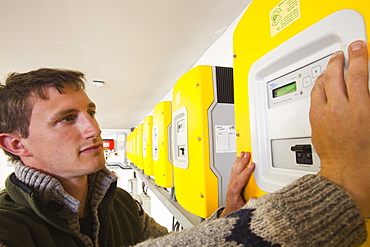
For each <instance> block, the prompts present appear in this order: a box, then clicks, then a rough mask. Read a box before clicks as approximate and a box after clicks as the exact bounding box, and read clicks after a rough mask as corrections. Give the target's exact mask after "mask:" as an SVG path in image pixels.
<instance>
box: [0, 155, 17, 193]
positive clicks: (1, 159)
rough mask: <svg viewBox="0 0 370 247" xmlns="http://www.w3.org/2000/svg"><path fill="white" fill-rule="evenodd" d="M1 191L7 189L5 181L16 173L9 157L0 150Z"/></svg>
mask: <svg viewBox="0 0 370 247" xmlns="http://www.w3.org/2000/svg"><path fill="white" fill-rule="evenodd" d="M0 171H1V172H0V189H3V188H4V187H5V179H6V178H7V177H8V176H9V174H10V173H12V172H13V171H14V165H13V164H12V163H11V162H9V161H8V156H7V155H6V154H5V153H4V151H3V150H0Z"/></svg>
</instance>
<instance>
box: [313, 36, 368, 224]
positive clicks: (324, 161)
mask: <svg viewBox="0 0 370 247" xmlns="http://www.w3.org/2000/svg"><path fill="white" fill-rule="evenodd" d="M348 53H349V65H348V72H347V75H346V76H345V78H344V75H343V74H344V73H343V66H344V65H343V64H344V56H343V52H336V53H334V54H333V57H332V58H331V59H330V61H329V63H328V66H327V69H326V70H325V71H324V73H323V74H322V75H321V76H320V77H319V78H318V79H317V80H316V83H315V85H314V87H313V89H312V92H311V109H310V122H311V127H312V143H313V145H314V147H315V149H316V151H317V153H318V155H319V157H320V160H321V171H320V172H319V174H320V175H321V176H323V177H325V178H327V179H329V180H331V181H332V182H334V183H336V184H338V185H339V186H341V187H343V188H344V189H345V190H347V191H348V192H349V194H350V195H351V196H352V198H353V199H354V200H355V202H356V203H357V205H358V206H359V208H360V209H361V211H362V212H363V214H364V216H365V217H367V216H368V215H369V214H370V95H369V85H368V83H369V74H368V73H369V72H368V69H369V68H368V53H367V46H366V43H365V42H362V41H358V42H354V43H352V44H351V45H350V47H349V49H348Z"/></svg>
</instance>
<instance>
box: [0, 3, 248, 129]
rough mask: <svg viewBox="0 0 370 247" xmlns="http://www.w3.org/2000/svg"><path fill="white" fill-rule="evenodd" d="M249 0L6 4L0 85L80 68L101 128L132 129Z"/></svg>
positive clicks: (1, 20) (0, 12) (1, 13)
mask: <svg viewBox="0 0 370 247" xmlns="http://www.w3.org/2000/svg"><path fill="white" fill-rule="evenodd" d="M251 1H252V0H109V1H108V0H107V1H102V0H32V1H29V0H1V1H0V30H1V38H0V80H1V81H2V82H3V81H4V79H5V77H6V76H7V75H8V74H9V73H10V72H14V71H16V72H25V71H29V70H33V69H38V68H40V67H55V68H69V69H75V70H80V71H82V72H84V73H85V75H86V79H87V84H88V85H87V93H88V95H89V96H90V97H91V99H92V100H93V101H94V102H95V103H96V104H97V105H98V110H97V112H98V115H97V117H98V121H99V123H100V127H101V128H103V129H128V128H131V127H133V126H136V125H137V124H138V123H139V122H140V121H141V120H142V119H143V118H144V117H145V116H146V115H147V114H148V113H149V112H150V111H151V110H152V109H153V107H154V106H155V105H156V104H157V103H158V102H159V101H160V100H161V99H162V98H163V97H164V96H165V95H166V94H167V93H168V92H169V91H170V90H171V88H172V87H173V85H174V84H175V83H176V81H177V79H178V78H179V77H180V76H181V75H182V74H184V73H185V72H186V71H187V70H189V69H190V68H191V67H192V65H193V64H194V63H195V62H196V61H197V60H198V59H199V58H200V57H201V56H202V54H203V53H204V52H205V51H206V50H207V48H208V47H209V46H210V45H211V44H212V43H213V42H214V41H215V40H217V38H218V37H220V36H221V35H222V33H223V31H224V30H225V29H226V28H227V27H228V26H229V25H230V24H231V23H232V21H233V20H234V19H235V18H236V17H237V16H238V15H239V14H240V13H241V12H242V11H243V10H244V9H245V8H246V7H247V6H248V4H249V3H250V2H251ZM93 80H102V81H105V83H106V84H105V86H104V87H100V88H98V87H95V86H93V85H92V81H93Z"/></svg>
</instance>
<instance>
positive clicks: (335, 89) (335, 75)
mask: <svg viewBox="0 0 370 247" xmlns="http://www.w3.org/2000/svg"><path fill="white" fill-rule="evenodd" d="M343 73H344V55H343V52H342V51H337V52H334V53H333V55H332V57H331V59H330V60H329V63H328V66H327V67H326V70H325V73H324V75H323V78H322V79H323V82H322V83H323V86H324V91H325V95H326V98H327V102H328V103H339V104H341V103H343V101H347V90H346V85H345V82H344V78H343Z"/></svg>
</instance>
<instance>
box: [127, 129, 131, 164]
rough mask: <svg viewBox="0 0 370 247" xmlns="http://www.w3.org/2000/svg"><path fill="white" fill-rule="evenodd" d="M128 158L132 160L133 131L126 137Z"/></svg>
mask: <svg viewBox="0 0 370 247" xmlns="http://www.w3.org/2000/svg"><path fill="white" fill-rule="evenodd" d="M126 158H127V159H128V160H130V161H131V160H132V132H131V133H130V134H128V135H127V137H126Z"/></svg>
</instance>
